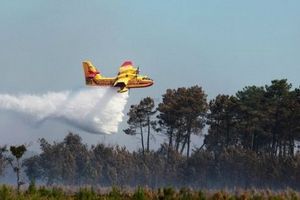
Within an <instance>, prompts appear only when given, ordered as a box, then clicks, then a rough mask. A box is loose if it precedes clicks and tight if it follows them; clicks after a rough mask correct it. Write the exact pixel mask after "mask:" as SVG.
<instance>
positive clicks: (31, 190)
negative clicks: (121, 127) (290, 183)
mask: <svg viewBox="0 0 300 200" xmlns="http://www.w3.org/2000/svg"><path fill="white" fill-rule="evenodd" d="M14 199H18V200H38V199H42V200H48V199H49V200H54V199H59V200H94V199H95V200H96V199H97V200H98V199H99V200H100V199H107V200H110V199H111V200H123V199H124V200H127V199H128V200H129V199H134V200H152V199H158V200H159V199H166V200H168V199H176V200H177V199H178V200H188V199H199V200H204V199H211V200H219V199H220V200H222V199H223V200H227V199H228V200H231V199H232V200H235V199H236V200H246V199H253V200H260V199H268V200H280V199H290V200H296V199H300V194H299V192H295V191H293V190H289V189H287V190H283V191H272V190H255V189H253V190H235V191H226V190H223V191H216V190H192V189H189V188H182V189H174V188H171V187H168V188H160V189H149V188H142V187H138V188H135V189H132V188H128V189H120V188H118V187H112V188H101V187H82V188H75V187H44V186H39V187H36V186H35V185H30V186H29V187H28V188H23V189H22V190H21V191H20V192H19V193H18V191H17V189H16V188H15V187H13V186H8V185H1V186H0V200H14Z"/></svg>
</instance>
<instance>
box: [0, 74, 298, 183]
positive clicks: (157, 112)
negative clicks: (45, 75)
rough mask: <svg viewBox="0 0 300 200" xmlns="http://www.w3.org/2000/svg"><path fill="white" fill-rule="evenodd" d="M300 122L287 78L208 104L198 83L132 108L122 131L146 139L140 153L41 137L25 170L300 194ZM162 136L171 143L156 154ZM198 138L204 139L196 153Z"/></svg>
mask: <svg viewBox="0 0 300 200" xmlns="http://www.w3.org/2000/svg"><path fill="white" fill-rule="evenodd" d="M299 122H300V88H293V87H292V85H291V84H290V83H288V82H287V80H286V79H282V80H274V81H272V82H271V84H270V85H265V86H263V87H258V86H247V87H245V88H244V89H242V90H241V91H238V92H237V93H236V94H235V95H224V94H220V95H217V96H216V97H215V98H214V99H212V100H210V101H208V100H207V95H206V94H205V92H204V90H203V89H202V88H201V87H200V86H192V87H189V88H185V87H182V88H177V89H168V90H167V91H166V92H165V94H163V95H162V102H161V103H159V104H158V105H157V106H156V105H155V104H154V100H153V99H152V98H151V97H146V98H144V99H142V100H141V101H140V102H139V103H138V104H136V105H132V106H131V107H130V109H129V112H128V128H127V129H125V130H124V132H125V133H126V134H129V135H138V136H139V137H140V139H141V148H140V149H139V150H137V151H133V152H130V151H128V150H127V149H126V148H125V147H119V146H106V145H104V144H97V145H94V146H91V147H89V146H87V145H86V144H84V143H82V141H81V138H80V136H79V135H76V134H72V133H70V134H69V135H67V136H66V137H65V139H64V140H63V141H62V142H54V143H52V144H51V143H48V142H47V141H46V140H45V139H41V140H40V146H41V153H40V154H39V155H36V156H33V157H31V158H28V159H26V160H25V161H24V162H23V166H24V168H25V172H26V175H27V176H28V178H29V179H31V180H36V181H39V180H41V181H44V182H46V183H47V184H50V185H51V184H55V183H61V184H68V185H84V184H99V185H103V186H111V185H120V186H123V185H128V186H137V185H142V186H150V187H161V186H168V185H172V186H177V187H182V186H189V187H205V188H222V187H227V188H232V187H245V188H249V187H259V188H266V187H268V188H285V187H291V188H294V189H300V182H299V180H300V154H299V152H298V148H297V144H298V142H299V139H300V138H299V136H300V134H299V133H300V123H299ZM205 127H207V133H204V128H205ZM156 134H163V135H165V137H166V138H167V142H166V143H163V144H161V146H160V148H159V149H157V150H152V148H151V146H150V145H151V142H150V141H151V139H150V138H151V135H154V136H155V135H156ZM193 134H194V135H200V134H202V135H204V142H203V144H199V146H198V147H197V148H194V149H192V148H191V140H192V137H191V136H192V135H193ZM0 155H1V154H0ZM2 160H3V159H2V157H1V156H0V163H5V162H4V161H3V162H2ZM0 166H1V165H0ZM0 169H1V168H0ZM0 172H1V171H0Z"/></svg>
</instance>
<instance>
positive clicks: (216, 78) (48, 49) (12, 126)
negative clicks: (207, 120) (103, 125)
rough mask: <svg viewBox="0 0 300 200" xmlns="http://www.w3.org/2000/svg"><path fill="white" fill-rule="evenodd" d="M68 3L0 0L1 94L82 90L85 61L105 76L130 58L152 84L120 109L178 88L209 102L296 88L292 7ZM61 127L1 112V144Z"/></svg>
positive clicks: (297, 10) (297, 14)
mask: <svg viewBox="0 0 300 200" xmlns="http://www.w3.org/2000/svg"><path fill="white" fill-rule="evenodd" d="M66 2H67V1H59V0H54V1H52V0H51V1H50V0H48V1H39V0H27V1H21V0H19V1H14V0H6V1H1V6H0V60H1V65H0V66H1V67H0V68H1V73H0V93H10V94H16V93H45V92H47V91H62V90H75V89H78V88H81V87H83V86H84V79H83V74H82V67H81V62H82V61H83V60H85V59H90V60H92V62H93V63H94V64H95V65H96V66H97V67H98V68H99V69H100V70H101V72H102V73H103V74H105V75H108V76H113V75H115V74H116V73H117V70H118V66H119V65H120V64H121V63H122V62H123V61H124V60H128V59H129V60H132V61H133V62H134V63H135V64H136V65H138V66H140V69H141V73H142V74H147V75H149V76H150V77H151V78H153V79H154V80H155V85H154V86H153V87H151V88H147V89H140V90H131V91H130V97H129V102H128V105H127V109H128V106H129V105H130V104H134V103H137V102H138V101H139V100H140V99H141V98H143V97H146V96H148V95H150V96H152V97H154V98H155V100H156V103H158V102H159V101H160V98H161V95H162V94H163V93H164V92H165V90H166V89H167V88H177V87H180V86H191V85H195V84H198V85H200V86H202V87H203V88H204V90H205V91H206V93H207V94H208V96H209V98H213V97H214V96H216V95H217V94H219V93H225V94H234V93H235V92H236V91H237V90H240V89H242V88H243V87H244V86H247V85H265V84H269V83H270V81H271V80H273V79H280V78H287V79H288V80H289V82H290V83H292V84H293V85H294V86H295V87H298V86H299V85H300V80H299V74H300V54H299V52H300V1H298V0H265V1H261V0H252V1H240V0H219V1H217V0H212V1H201V0H189V1H180V0H177V1H175V0H169V1H161V0H151V1H141V0H128V1H116V0H115V1H114V0H107V1H100V0H99V1H92V0H89V1H83V0H82V1H75V0H73V1H68V3H66ZM99 109H101V108H99ZM125 121H126V119H125ZM125 126H126V123H123V124H122V125H121V128H122V127H125ZM68 130H71V131H73V128H72V127H66V126H65V125H62V124H46V125H44V126H43V127H37V128H36V129H34V130H32V129H31V128H28V126H27V125H26V123H24V122H22V121H20V120H18V119H16V118H15V117H14V116H11V115H8V116H7V113H3V112H1V113H0V136H1V141H2V142H1V143H5V142H6V143H8V142H9V143H11V142H16V143H20V142H24V141H26V142H29V141H36V139H37V138H39V137H46V138H48V139H54V140H57V139H61V138H63V137H64V136H65V134H66V132H67V131H68ZM74 130H75V132H76V129H74ZM77 132H78V133H80V136H81V137H83V139H84V141H86V142H88V143H95V142H97V141H103V140H104V141H107V142H108V143H112V144H121V145H124V144H131V148H135V147H137V146H139V144H138V143H137V139H133V138H132V137H128V136H127V137H126V136H123V133H121V132H120V133H118V134H115V135H113V136H98V135H91V134H88V133H81V132H80V131H77Z"/></svg>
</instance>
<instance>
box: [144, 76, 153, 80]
mask: <svg viewBox="0 0 300 200" xmlns="http://www.w3.org/2000/svg"><path fill="white" fill-rule="evenodd" d="M143 80H151V79H150V78H148V77H144V78H143Z"/></svg>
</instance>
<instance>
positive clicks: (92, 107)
mask: <svg viewBox="0 0 300 200" xmlns="http://www.w3.org/2000/svg"><path fill="white" fill-rule="evenodd" d="M127 99H128V93H122V94H120V93H118V92H117V91H116V89H115V88H85V89H80V90H78V91H65V92H48V93H46V94H43V95H30V94H23V95H9V94H0V110H7V111H12V112H14V113H17V114H19V115H20V116H23V117H25V119H26V120H29V121H31V122H33V123H34V124H36V125H40V124H42V123H43V122H44V121H49V120H53V121H60V122H64V123H68V124H70V125H72V126H75V127H77V128H80V129H82V130H84V131H87V132H90V133H97V134H103V133H104V134H111V133H116V132H117V131H118V125H119V123H120V122H121V121H122V118H123V116H124V114H123V110H124V107H125V105H126V103H127Z"/></svg>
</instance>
